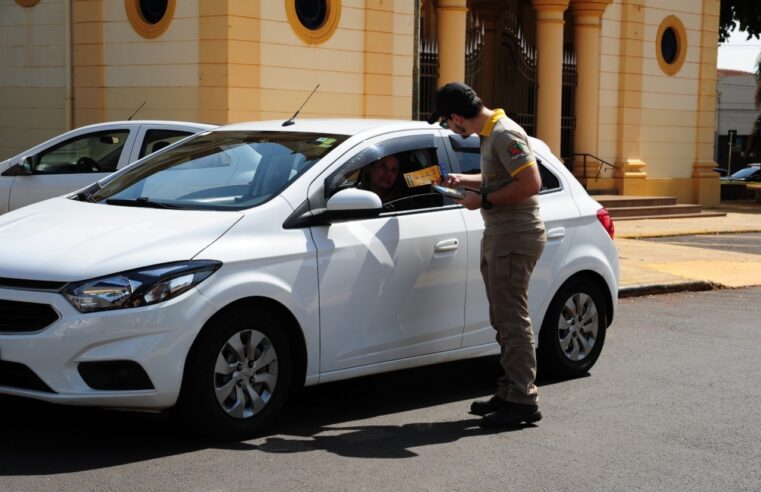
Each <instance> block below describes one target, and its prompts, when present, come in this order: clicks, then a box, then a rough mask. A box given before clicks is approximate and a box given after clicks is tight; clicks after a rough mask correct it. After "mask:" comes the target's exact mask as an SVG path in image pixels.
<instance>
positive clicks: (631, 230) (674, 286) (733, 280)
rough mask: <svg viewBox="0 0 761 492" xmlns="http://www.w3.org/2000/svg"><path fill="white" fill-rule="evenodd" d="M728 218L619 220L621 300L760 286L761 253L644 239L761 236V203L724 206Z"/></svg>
mask: <svg viewBox="0 0 761 492" xmlns="http://www.w3.org/2000/svg"><path fill="white" fill-rule="evenodd" d="M718 210H720V211H722V212H725V213H726V214H727V215H726V216H725V217H697V218H679V219H640V220H618V221H615V228H616V235H615V243H616V247H617V248H618V253H619V257H620V259H621V279H620V292H619V297H631V296H637V295H648V294H658V293H666V292H679V291H685V290H709V289H712V288H723V287H726V288H738V287H748V286H752V285H761V255H757V254H743V253H735V252H731V251H722V250H718V249H706V248H698V247H689V246H683V245H674V244H666V243H658V242H653V241H643V240H641V239H642V238H652V237H665V236H686V235H694V234H726V233H741V232H761V204H755V203H749V202H742V203H737V204H731V205H730V204H723V205H722V206H721V207H720V208H719V209H718Z"/></svg>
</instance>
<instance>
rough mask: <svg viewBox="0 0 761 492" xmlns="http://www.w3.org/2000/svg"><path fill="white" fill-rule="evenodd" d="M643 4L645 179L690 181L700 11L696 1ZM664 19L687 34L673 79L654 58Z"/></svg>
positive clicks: (642, 148) (663, 0) (660, 0)
mask: <svg viewBox="0 0 761 492" xmlns="http://www.w3.org/2000/svg"><path fill="white" fill-rule="evenodd" d="M647 4H648V6H647V8H646V9H645V30H644V34H645V50H644V64H643V67H642V68H643V77H642V123H643V125H642V141H641V144H640V153H641V155H640V159H641V160H642V161H644V162H646V163H647V168H646V171H647V174H648V177H649V178H664V177H670V178H689V177H690V176H691V175H692V163H693V162H694V161H695V138H696V135H695V125H696V124H697V96H698V82H699V72H698V64H699V62H700V29H701V22H700V21H701V15H700V12H699V10H700V8H701V7H702V6H701V4H700V2H696V1H695V0H648V2H647ZM696 7H697V8H696ZM693 12H694V13H693ZM669 15H674V16H676V17H678V18H679V20H681V21H682V23H683V24H684V27H685V30H686V31H687V54H686V58H685V61H684V65H682V68H681V70H679V72H678V73H676V74H675V75H672V76H668V75H666V74H665V73H664V72H663V71H662V70H661V68H660V66H659V65H658V59H657V57H656V38H657V35H658V27H659V26H660V24H661V22H662V21H663V20H664V19H665V18H666V17H668V16H669Z"/></svg>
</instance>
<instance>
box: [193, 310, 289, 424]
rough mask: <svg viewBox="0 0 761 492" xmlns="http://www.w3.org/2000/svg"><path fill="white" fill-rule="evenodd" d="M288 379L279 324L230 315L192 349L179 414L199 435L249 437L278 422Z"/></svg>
mask: <svg viewBox="0 0 761 492" xmlns="http://www.w3.org/2000/svg"><path fill="white" fill-rule="evenodd" d="M291 376H292V371H291V352H290V346H289V344H288V337H287V336H286V334H285V333H284V332H283V329H282V326H281V323H279V321H278V320H277V319H276V318H275V317H274V316H272V315H271V314H270V313H268V312H265V311H261V310H251V309H240V308H238V309H232V310H231V311H228V312H226V313H223V314H222V315H220V316H219V317H218V318H215V319H214V320H212V321H211V322H210V325H209V326H208V327H207V328H206V329H205V330H204V332H202V334H201V335H200V336H199V338H198V340H196V342H195V344H194V345H193V348H192V349H191V351H190V354H189V355H188V361H187V365H186V372H185V378H184V381H183V389H182V393H181V395H180V402H179V410H180V412H181V415H182V416H183V418H184V420H185V421H186V423H187V424H189V425H190V426H191V428H192V429H194V430H197V431H199V432H201V433H204V434H207V435H211V436H214V437H222V438H240V437H245V436H250V435H253V434H256V433H259V432H261V431H262V430H264V429H266V428H267V427H268V426H269V425H271V424H272V422H274V421H275V420H276V419H277V417H278V414H279V413H280V410H281V409H282V407H283V406H284V404H285V401H286V398H287V396H288V392H289V390H290V386H291Z"/></svg>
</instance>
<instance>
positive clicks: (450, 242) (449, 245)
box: [433, 239, 460, 253]
mask: <svg viewBox="0 0 761 492" xmlns="http://www.w3.org/2000/svg"><path fill="white" fill-rule="evenodd" d="M459 245H460V241H458V240H457V239H445V240H443V241H439V242H438V243H436V247H435V248H433V252H434V253H446V252H447V251H456V250H457V247H458V246H459Z"/></svg>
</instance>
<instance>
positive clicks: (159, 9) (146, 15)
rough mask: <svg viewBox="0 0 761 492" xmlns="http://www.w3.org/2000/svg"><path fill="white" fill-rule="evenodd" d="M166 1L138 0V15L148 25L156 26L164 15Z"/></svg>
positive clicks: (166, 5) (167, 3)
mask: <svg viewBox="0 0 761 492" xmlns="http://www.w3.org/2000/svg"><path fill="white" fill-rule="evenodd" d="M168 6H169V2H167V0H140V4H139V7H140V15H141V16H142V17H143V20H145V22H147V23H148V24H157V23H158V22H159V21H160V20H161V19H163V18H164V16H165V15H166V9H167V7H168Z"/></svg>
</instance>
